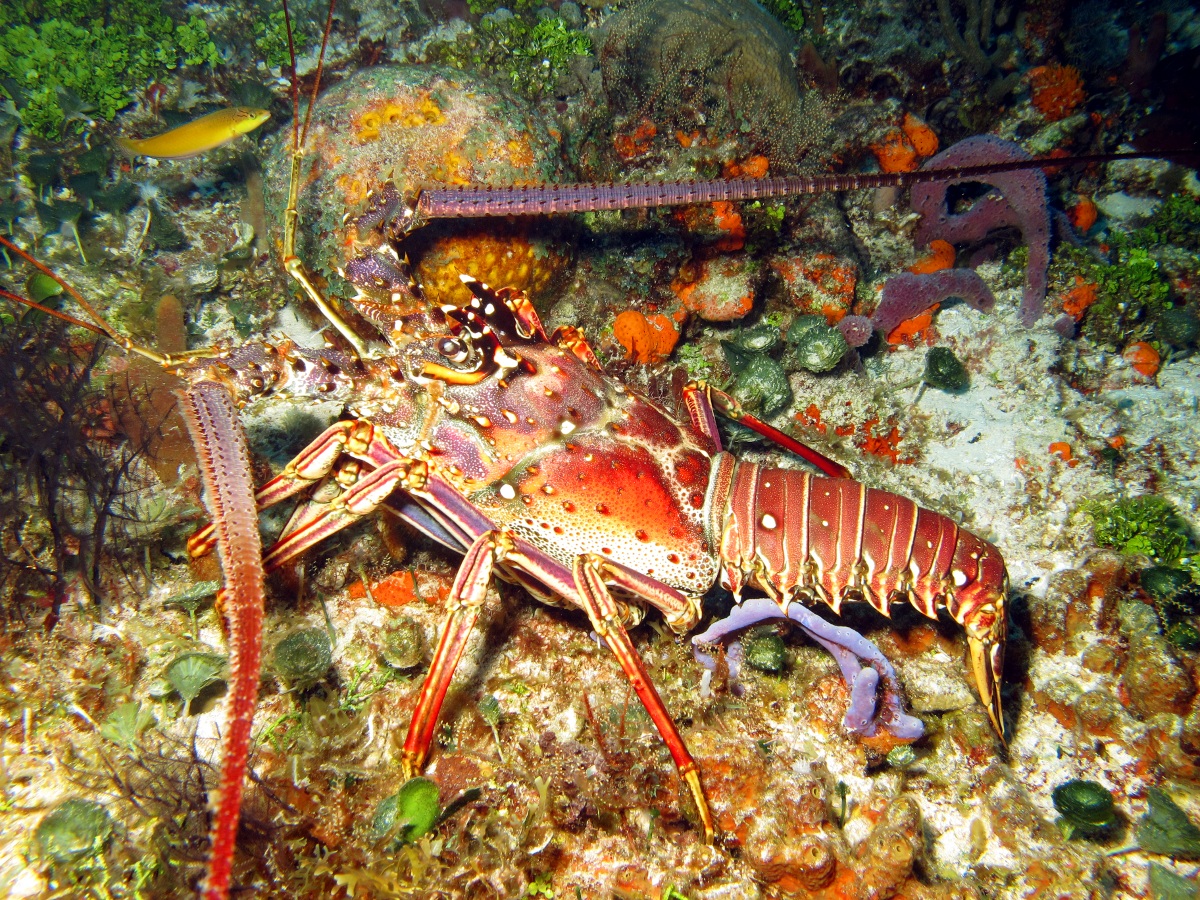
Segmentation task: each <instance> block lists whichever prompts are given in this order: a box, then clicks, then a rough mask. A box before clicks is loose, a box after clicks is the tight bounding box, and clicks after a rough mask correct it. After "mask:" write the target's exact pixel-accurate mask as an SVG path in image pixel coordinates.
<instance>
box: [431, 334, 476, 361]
mask: <svg viewBox="0 0 1200 900" xmlns="http://www.w3.org/2000/svg"><path fill="white" fill-rule="evenodd" d="M437 348H438V353H440V354H442V356H444V357H445V358H446V359H447V360H449V361H450V362H452V363H458V364H462V363H465V362H466V361H467V360H468V359H469V358H470V356H471V349H470V347H468V346H467V342H466V341H463V340H459V339H458V338H449V337H448V338H442V339H441V340H440V341H438V345H437Z"/></svg>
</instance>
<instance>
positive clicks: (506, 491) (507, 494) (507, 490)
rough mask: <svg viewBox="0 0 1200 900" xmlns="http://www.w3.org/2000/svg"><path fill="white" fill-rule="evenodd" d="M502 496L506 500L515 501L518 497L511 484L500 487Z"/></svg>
mask: <svg viewBox="0 0 1200 900" xmlns="http://www.w3.org/2000/svg"><path fill="white" fill-rule="evenodd" d="M500 496H501V497H503V498H504V499H505V500H513V499H515V498H516V496H517V490H516V488H514V487H513V486H512V485H511V484H502V485H500Z"/></svg>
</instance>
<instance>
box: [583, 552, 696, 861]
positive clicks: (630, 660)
mask: <svg viewBox="0 0 1200 900" xmlns="http://www.w3.org/2000/svg"><path fill="white" fill-rule="evenodd" d="M605 562H606V561H605V559H604V558H603V557H601V556H596V555H594V554H584V555H581V556H578V557H576V559H575V565H574V567H573V569H572V574H573V576H574V578H575V587H576V590H577V591H578V592H579V597H580V600H581V601H582V603H583V608H584V611H585V612H586V613H587V615H588V619H590V620H591V623H592V628H594V629H595V631H596V634H597V635H599V636H600V637H601V638H602V639H603V640H604V642H605V644H607V645H608V648H609V649H610V650H612V652H613V655H614V656H616V657H617V661H618V662H619V663H620V664H621V668H622V669H624V670H625V677H626V678H628V679H629V683H630V684H631V685H633V689H634V691H636V692H637V695H638V698H639V699H640V700H641V701H642V705H643V706H645V707H646V712H648V713H649V714H650V718H651V719H652V720H653V722H654V725H655V727H656V728H657V729H658V733H659V734H660V735H662V739H663V741H665V742H666V745H667V749H668V750H670V751H671V758H672V759H673V760H674V761H675V767H676V768H677V769H678V770H679V774H680V776H681V777H682V778H683V780H684V781H685V782H686V783H687V786H688V788H689V789H690V790H691V792H692V798H693V799H694V800H695V802H696V808H697V810H699V813H700V821H701V823H702V824H703V826H704V840H705V842H706V843H709V844H711V843H712V841H713V837H714V835H715V833H716V831H715V828H714V826H713V819H712V812H711V811H710V810H709V807H708V799H707V798H706V797H705V796H704V787H703V785H702V784H701V783H700V770H699V769H698V768H697V766H696V761H695V760H694V759H692V754H691V753H689V752H688V749H687V745H686V744H684V742H683V737H682V736H681V735H680V734H679V729H677V728H676V727H675V722H674V720H673V719H672V718H671V714H670V713H669V712H667V708H666V706H664V705H663V702H662V698H661V697H659V696H658V691H656V690H655V689H654V684H653V682H651V680H650V676H649V674H648V673H647V672H646V667H645V665H644V664H643V663H642V658H641V657H640V656H638V652H637V650H636V649H634V646H633V642H632V641H630V640H629V632H627V631H626V630H625V626H624V625H622V624H621V616H620V611H619V609H618V607H617V604H616V601H615V600H613V597H612V594H610V593H609V590H608V587H607V586H605V584H604V581H603V579H602V578H601V575H600V573H601V570H602V568H603V566H604V564H605Z"/></svg>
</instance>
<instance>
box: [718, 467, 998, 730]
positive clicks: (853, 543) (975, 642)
mask: <svg viewBox="0 0 1200 900" xmlns="http://www.w3.org/2000/svg"><path fill="white" fill-rule="evenodd" d="M733 465H734V471H733V473H732V478H731V483H730V485H729V489H728V495H727V500H726V502H725V503H724V504H723V510H721V511H717V510H714V513H715V514H717V515H719V516H720V519H719V521H717V522H714V531H715V532H716V533H718V534H719V535H720V542H721V543H720V553H721V560H722V571H721V583H722V585H723V586H725V587H726V588H728V589H729V590H731V591H733V592H734V594H735V595H737V596H739V598H740V594H741V591H742V589H743V588H744V587H746V586H750V587H755V588H758V589H759V590H762V591H764V592H766V593H767V595H768V596H770V597H772V598H773V599H774V600H776V601H777V602H778V603H779V604H780V605H781V606H783V607H784V608H786V607H787V605H788V604H789V603H791V602H793V601H798V602H812V601H818V600H819V601H820V602H822V603H825V604H826V605H828V606H829V607H830V609H832V610H833V611H834V612H835V613H836V612H839V611H840V609H841V605H842V603H843V602H844V601H846V600H865V601H867V602H868V603H870V604H871V605H872V606H873V607H875V609H877V610H879V611H880V612H881V613H883V614H884V615H885V616H886V615H889V614H890V612H889V608H890V606H891V604H892V603H893V602H895V601H900V600H907V601H908V602H909V603H911V604H912V605H913V606H914V607H916V608H917V609H918V610H919V611H920V612H921V613H922V614H923V615H925V616H928V617H929V618H931V619H936V618H937V615H938V609H939V608H941V607H945V609H946V610H947V611H948V612H949V613H950V615H951V617H952V618H953V619H954V621H956V622H958V623H959V624H960V625H962V626H963V627H964V628H965V629H966V632H967V642H968V646H969V648H970V652H971V666H972V670H973V675H974V679H975V686H976V689H977V690H978V691H979V696H980V699H982V700H983V704H984V706H985V707H986V708H987V711H988V716H989V718H990V719H991V721H992V725H993V726H994V727H995V729H996V732H997V733H998V734H999V735H1000V736H1001V738H1003V737H1004V720H1003V718H1002V716H1001V705H1000V679H1001V672H1002V669H1003V664H1004V642H1005V639H1006V637H1007V619H1006V614H1005V607H1004V604H1005V596H1006V594H1007V591H1008V576H1007V574H1006V572H1005V569H1004V560H1003V558H1002V557H1001V555H1000V551H999V550H997V549H996V548H995V547H993V546H992V545H991V544H989V543H988V542H987V541H984V540H981V539H980V538H978V537H976V536H975V535H973V534H971V533H970V532H969V531H964V530H963V529H961V528H959V527H958V525H957V524H955V522H954V521H952V520H951V519H948V518H946V517H945V516H943V515H939V514H938V513H934V512H930V511H929V510H927V509H921V508H920V507H919V506H917V505H916V504H915V503H913V502H912V501H911V500H907V499H905V498H904V497H900V496H897V495H896V494H891V493H888V492H887V491H879V490H875V489H874V488H869V487H867V486H866V485H864V484H862V483H860V482H857V481H853V480H851V479H848V478H825V477H822V476H819V475H810V474H809V473H807V472H800V471H794V470H785V469H769V468H762V467H759V466H757V465H755V464H754V463H746V462H739V463H735V464H733Z"/></svg>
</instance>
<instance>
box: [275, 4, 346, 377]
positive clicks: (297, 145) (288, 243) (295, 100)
mask: <svg viewBox="0 0 1200 900" xmlns="http://www.w3.org/2000/svg"><path fill="white" fill-rule="evenodd" d="M283 16H284V21H285V22H286V23H287V33H288V54H289V55H290V57H291V60H292V171H291V174H290V175H289V177H288V205H287V209H285V210H284V213H283V253H282V255H283V268H284V271H285V272H287V273H288V275H290V276H291V277H292V278H293V279H294V280H295V282H296V283H297V284H298V285H300V289H301V290H302V291H304V293H305V294H307V295H308V298H309V299H310V300H312V302H313V303H314V304H315V305H316V307H317V309H319V310H320V311H321V314H322V315H323V316H325V318H326V319H328V320H329V322H330V324H332V325H333V327H334V328H336V329H337V331H338V332H339V333H340V334H341V335H342V337H344V338H345V339H346V341H347V342H348V343H349V344H350V346H351V347H352V348H353V351H354V355H355V356H357V357H359V358H360V359H361V358H362V357H363V356H366V355H367V345H366V344H365V343H364V342H363V339H362V338H361V337H359V336H358V335H357V334H356V333H355V331H354V329H353V328H351V327H350V323H349V322H347V321H346V319H345V318H343V317H342V315H341V313H339V312H338V311H337V310H336V309H334V307H333V306H332V305H331V304H330V302H329V301H328V300H326V299H325V297H324V295H323V294H322V293H321V292H320V291H319V290H317V288H316V285H314V284H313V282H312V278H310V277H309V274H308V271H307V270H306V269H305V268H304V263H303V262H302V261H301V260H300V258H299V257H297V256H296V229H297V227H298V225H299V222H300V210H299V204H300V156H301V148H302V147H303V146H304V142H305V141H307V140H308V122H309V117H310V116H311V115H312V108H313V105H314V104H315V103H316V100H317V90H318V89H319V88H320V86H321V74H322V72H323V71H324V68H325V48H326V47H327V46H328V44H329V32H330V31H331V30H332V29H333V0H329V11H328V13H327V14H326V16H325V32H324V34H323V35H322V36H321V52H320V54H319V55H318V57H317V74H316V80H315V81H314V82H313V89H312V97H311V98H310V99H309V103H308V109H306V110H305V112H304V127H303V130H301V127H300V78H299V76H298V75H297V74H296V46H295V43H294V42H293V40H292V24H291V23H292V20H291V14H290V13H289V12H288V6H287V0H283Z"/></svg>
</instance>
